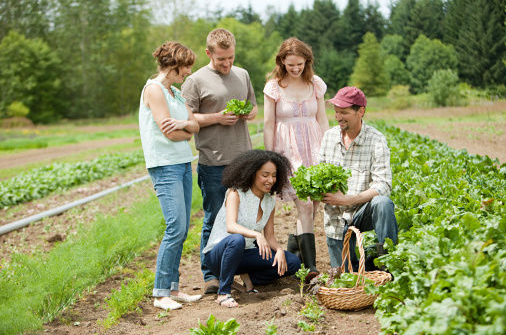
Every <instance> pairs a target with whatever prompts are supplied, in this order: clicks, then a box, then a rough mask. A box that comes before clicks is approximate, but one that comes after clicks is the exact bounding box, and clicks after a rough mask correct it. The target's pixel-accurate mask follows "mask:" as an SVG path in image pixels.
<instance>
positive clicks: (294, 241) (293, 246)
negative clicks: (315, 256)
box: [286, 234, 300, 259]
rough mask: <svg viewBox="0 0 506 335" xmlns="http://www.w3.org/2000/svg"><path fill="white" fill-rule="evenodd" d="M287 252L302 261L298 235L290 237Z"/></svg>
mask: <svg viewBox="0 0 506 335" xmlns="http://www.w3.org/2000/svg"><path fill="white" fill-rule="evenodd" d="M286 251H289V252H291V253H292V254H295V255H296V256H297V257H299V259H300V250H299V239H298V236H297V235H294V234H290V235H288V242H287V243H286Z"/></svg>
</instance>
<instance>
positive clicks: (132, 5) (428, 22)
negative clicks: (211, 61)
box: [0, 0, 506, 122]
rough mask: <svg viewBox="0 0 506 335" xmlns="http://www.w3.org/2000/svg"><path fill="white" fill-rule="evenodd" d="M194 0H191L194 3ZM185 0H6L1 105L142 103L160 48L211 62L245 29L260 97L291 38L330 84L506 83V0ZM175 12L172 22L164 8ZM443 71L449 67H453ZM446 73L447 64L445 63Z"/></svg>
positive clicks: (77, 111) (243, 62)
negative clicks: (197, 9) (344, 0)
mask: <svg viewBox="0 0 506 335" xmlns="http://www.w3.org/2000/svg"><path fill="white" fill-rule="evenodd" d="M183 4H186V5H183ZM192 5H194V3H193V2H191V1H190V2H188V1H186V2H182V1H178V0H171V1H165V2H164V1H156V0H81V1H75V0H3V1H2V2H1V3H0V89H1V93H2V94H1V96H0V117H1V118H5V117H10V116H20V115H26V116H27V117H28V118H30V119H31V120H32V121H34V122H52V121H55V120H58V119H62V118H66V119H76V118H89V117H106V116H114V115H122V114H127V113H131V112H134V111H136V110H137V108H138V104H139V94H140V90H141V88H142V86H143V84H144V82H145V80H146V78H147V77H149V76H150V75H151V74H154V73H155V71H156V64H155V62H154V59H153V58H152V56H151V52H152V51H153V50H154V49H155V48H156V46H158V45H159V44H161V43H162V42H164V41H165V40H178V41H180V42H182V43H183V44H185V45H187V46H189V47H190V48H192V49H193V50H194V51H195V52H196V53H197V63H196V64H195V67H194V69H198V68H199V67H201V66H204V65H205V64H207V63H208V59H207V57H206V55H205V52H204V50H205V39H206V36H207V33H208V32H209V31H210V30H212V29H214V28H216V27H218V26H219V27H224V28H226V29H229V30H230V31H232V32H233V33H234V34H235V36H236V40H237V47H236V62H235V64H236V65H238V66H241V67H244V68H246V69H247V70H248V71H249V72H250V75H251V78H252V82H253V85H254V88H255V92H256V94H257V97H258V98H259V100H261V98H262V89H263V85H264V84H265V76H266V74H267V73H268V72H269V71H271V70H272V69H273V67H274V57H275V54H276V52H277V48H278V46H279V44H280V43H281V41H282V40H283V39H285V38H288V37H291V36H295V37H298V38H299V39H301V40H303V41H304V42H306V43H308V44H309V45H310V46H311V47H312V49H313V53H314V56H315V72H316V73H317V74H318V75H320V77H322V79H323V80H324V81H325V82H326V83H327V85H328V87H329V91H330V92H335V91H336V90H337V89H339V88H340V87H343V86H346V85H350V84H351V85H356V86H359V87H361V88H362V89H363V90H364V91H365V92H366V94H368V95H371V96H374V95H384V94H386V93H387V92H388V91H389V90H390V89H391V88H392V87H393V86H395V85H405V86H407V87H409V90H410V91H411V92H412V93H422V92H425V91H426V90H427V89H428V88H429V86H430V85H429V82H430V81H431V79H433V78H432V77H433V76H434V75H435V73H436V72H438V71H448V72H444V73H447V76H450V77H452V78H454V79H455V77H456V78H457V79H456V80H457V81H460V82H465V83H467V84H468V85H471V86H473V87H478V88H487V87H497V86H500V87H504V85H505V84H506V29H505V21H506V15H505V9H506V8H505V2H504V0H397V1H394V2H393V3H392V6H391V11H390V15H389V17H384V16H383V15H382V14H381V12H380V11H379V7H378V5H377V4H375V3H371V2H368V4H367V5H363V4H362V3H361V2H360V1H359V0H349V1H348V4H347V6H346V7H345V8H344V10H342V11H340V10H339V9H338V8H337V6H336V4H335V3H334V2H333V1H331V0H315V1H314V2H313V4H312V7H309V8H304V9H302V10H296V9H295V7H294V6H293V5H291V6H290V7H289V8H288V9H287V10H286V12H282V13H280V12H276V11H275V10H274V9H272V8H271V9H270V10H269V15H268V17H267V19H264V20H262V19H261V17H260V15H259V14H258V13H255V12H254V11H253V10H252V8H251V6H249V7H242V6H239V7H238V8H237V9H236V10H233V11H231V12H228V13H226V12H224V11H223V10H221V9H220V8H216V10H213V11H208V13H207V15H205V16H204V17H202V16H200V17H197V16H195V15H192V14H191V10H190V9H189V8H191V6H192ZM157 13H158V14H160V13H162V14H163V15H164V16H167V15H170V16H171V17H170V20H171V21H170V23H169V24H163V23H160V22H159V20H154V17H155V16H156V14H157ZM444 73H443V74H444ZM439 75H440V76H442V74H439Z"/></svg>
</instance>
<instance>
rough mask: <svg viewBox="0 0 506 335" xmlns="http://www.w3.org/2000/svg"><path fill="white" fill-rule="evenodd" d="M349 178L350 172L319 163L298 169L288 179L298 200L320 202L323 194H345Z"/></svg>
mask: <svg viewBox="0 0 506 335" xmlns="http://www.w3.org/2000/svg"><path fill="white" fill-rule="evenodd" d="M350 177H351V172H350V171H349V170H346V169H344V168H343V167H342V166H336V165H334V164H330V163H320V164H318V165H314V166H310V167H305V166H301V167H299V168H298V169H297V171H295V173H294V175H293V177H292V178H290V182H291V183H292V186H293V188H294V189H295V192H296V193H297V197H298V198H299V199H301V200H307V198H308V197H309V198H311V199H312V200H317V201H321V200H322V199H323V195H324V194H325V193H336V192H337V191H341V192H343V193H345V194H346V192H347V191H348V178H350Z"/></svg>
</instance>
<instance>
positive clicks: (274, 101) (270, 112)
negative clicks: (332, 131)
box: [264, 37, 329, 280]
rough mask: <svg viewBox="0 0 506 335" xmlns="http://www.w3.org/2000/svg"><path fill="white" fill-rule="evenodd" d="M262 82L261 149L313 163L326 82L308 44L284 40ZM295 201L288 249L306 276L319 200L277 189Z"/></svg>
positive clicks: (322, 125)
mask: <svg viewBox="0 0 506 335" xmlns="http://www.w3.org/2000/svg"><path fill="white" fill-rule="evenodd" d="M268 78H269V79H270V80H268V81H267V84H266V85H265V88H264V144H265V149H266V150H271V151H276V152H279V153H280V154H283V155H285V156H286V157H287V158H288V159H289V160H290V162H291V163H292V167H293V169H294V171H295V170H296V169H298V168H299V166H301V165H304V166H311V165H316V164H318V152H319V150H320V144H321V140H322V136H323V133H324V132H325V131H326V130H327V129H328V128H329V121H328V119H327V115H326V114H325V101H324V98H323V96H324V94H325V91H326V89H327V85H325V83H324V82H323V80H322V79H321V78H320V77H318V76H316V75H314V73H313V53H312V51H311V47H309V46H308V45H307V44H305V43H304V42H302V41H300V40H298V39H297V38H293V37H292V38H289V39H287V40H285V41H284V42H283V43H282V44H281V46H280V48H279V51H278V54H277V55H276V67H275V68H274V70H273V71H272V72H271V73H270V74H269V75H268ZM281 198H282V199H283V200H285V201H291V200H293V201H294V202H295V206H296V207H297V214H298V217H297V227H296V232H295V234H290V235H289V236H288V247H287V249H288V250H289V251H291V252H293V253H295V254H298V255H299V257H300V258H301V261H302V262H303V263H304V265H305V266H306V267H307V268H309V269H310V274H309V275H308V277H307V280H310V279H311V278H312V277H314V276H316V275H317V274H318V270H317V269H316V248H315V236H314V229H313V225H314V218H315V215H316V210H317V209H318V205H319V202H318V201H312V200H308V201H304V200H300V199H298V198H297V196H296V195H295V190H294V189H293V187H292V186H291V185H288V187H285V188H284V189H283V192H282V194H281Z"/></svg>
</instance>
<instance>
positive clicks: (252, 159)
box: [221, 150, 291, 194]
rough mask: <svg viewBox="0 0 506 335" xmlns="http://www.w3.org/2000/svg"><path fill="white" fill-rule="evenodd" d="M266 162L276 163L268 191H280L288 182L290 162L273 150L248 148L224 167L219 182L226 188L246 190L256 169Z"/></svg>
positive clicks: (250, 184)
mask: <svg viewBox="0 0 506 335" xmlns="http://www.w3.org/2000/svg"><path fill="white" fill-rule="evenodd" d="M267 162H272V163H274V165H276V182H275V183H274V185H272V188H271V192H270V193H271V194H274V193H280V192H281V190H282V189H283V187H284V186H285V185H286V184H287V183H288V176H289V174H290V171H291V164H290V161H289V160H288V159H287V158H286V157H285V156H283V155H281V154H278V153H277V152H274V151H267V150H249V151H245V152H243V153H241V154H240V155H239V156H237V157H236V158H235V159H234V160H233V161H232V162H231V163H230V164H229V165H228V166H227V167H226V168H225V170H224V171H223V177H222V180H221V183H222V184H223V186H225V187H226V188H234V189H236V190H239V189H240V190H242V191H243V192H246V191H247V190H249V189H250V188H251V186H252V185H253V183H254V181H255V175H256V173H257V171H258V170H260V168H261V167H262V166H263V165H264V164H265V163H267Z"/></svg>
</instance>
